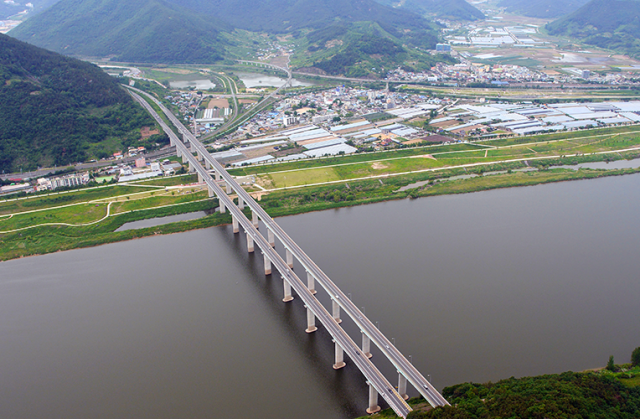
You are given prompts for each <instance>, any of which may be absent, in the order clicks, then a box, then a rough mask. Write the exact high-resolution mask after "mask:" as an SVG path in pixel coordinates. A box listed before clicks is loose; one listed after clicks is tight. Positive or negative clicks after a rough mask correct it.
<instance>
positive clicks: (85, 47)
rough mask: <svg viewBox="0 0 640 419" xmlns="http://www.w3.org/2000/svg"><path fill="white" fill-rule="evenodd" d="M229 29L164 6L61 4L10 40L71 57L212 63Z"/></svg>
mask: <svg viewBox="0 0 640 419" xmlns="http://www.w3.org/2000/svg"><path fill="white" fill-rule="evenodd" d="M225 29H226V30H228V29H230V28H229V26H228V25H226V24H223V23H221V22H219V21H218V20H217V19H215V18H214V17H212V16H203V15H202V14H200V13H197V12H194V11H190V10H185V9H184V8H181V7H177V6H175V5H173V4H170V3H167V2H165V1H163V0H128V1H123V0H61V1H60V2H58V3H57V4H55V5H54V6H53V7H51V8H50V9H48V10H46V11H45V12H43V13H40V14H38V15H36V16H33V17H32V18H30V19H28V20H27V21H26V22H24V23H23V24H21V25H20V26H18V27H17V28H15V29H14V30H12V31H11V32H10V35H11V36H13V37H16V38H18V39H20V40H23V41H26V42H29V43H31V44H34V45H37V46H39V47H43V48H47V49H49V50H52V51H56V52H60V53H63V54H68V55H76V56H100V57H105V56H112V57H114V58H115V59H117V60H118V61H131V62H162V63H213V62H216V61H219V60H221V59H223V57H224V55H225V46H226V45H227V42H226V41H225V39H224V38H223V37H222V36H221V34H220V32H221V30H225Z"/></svg>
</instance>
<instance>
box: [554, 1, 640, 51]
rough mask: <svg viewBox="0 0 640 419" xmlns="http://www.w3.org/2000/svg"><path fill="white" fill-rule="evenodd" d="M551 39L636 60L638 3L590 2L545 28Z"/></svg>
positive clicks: (639, 25)
mask: <svg viewBox="0 0 640 419" xmlns="http://www.w3.org/2000/svg"><path fill="white" fill-rule="evenodd" d="M547 30H548V31H549V33H550V34H552V35H560V36H569V37H572V38H576V39H578V40H580V41H582V42H585V43H587V44H591V45H595V46H598V47H600V48H606V49H614V50H619V51H621V52H624V53H626V54H629V55H632V56H635V57H640V39H639V38H640V1H639V0H592V1H591V2H589V3H588V4H586V5H584V6H583V7H581V8H580V9H578V10H577V11H575V12H574V13H572V14H570V15H568V16H565V17H564V18H561V19H559V20H557V21H555V22H552V23H549V24H548V25H547Z"/></svg>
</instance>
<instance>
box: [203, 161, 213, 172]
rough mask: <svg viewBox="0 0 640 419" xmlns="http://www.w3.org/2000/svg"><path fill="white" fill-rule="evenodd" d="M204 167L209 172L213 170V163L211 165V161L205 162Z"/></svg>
mask: <svg viewBox="0 0 640 419" xmlns="http://www.w3.org/2000/svg"><path fill="white" fill-rule="evenodd" d="M204 167H206V168H207V170H211V163H209V160H205V161H204Z"/></svg>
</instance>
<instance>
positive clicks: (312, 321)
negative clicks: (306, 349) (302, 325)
mask: <svg viewBox="0 0 640 419" xmlns="http://www.w3.org/2000/svg"><path fill="white" fill-rule="evenodd" d="M316 330H318V328H317V327H316V316H315V315H314V314H313V312H312V311H311V309H310V308H309V307H307V328H306V329H305V332H307V333H313V332H315V331H316Z"/></svg>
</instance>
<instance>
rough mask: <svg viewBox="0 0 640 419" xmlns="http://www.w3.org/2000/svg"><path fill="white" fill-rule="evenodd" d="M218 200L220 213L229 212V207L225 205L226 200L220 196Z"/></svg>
mask: <svg viewBox="0 0 640 419" xmlns="http://www.w3.org/2000/svg"><path fill="white" fill-rule="evenodd" d="M218 202H219V203H220V214H224V213H225V212H227V207H225V206H224V202H222V200H221V199H220V198H219V197H218Z"/></svg>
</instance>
